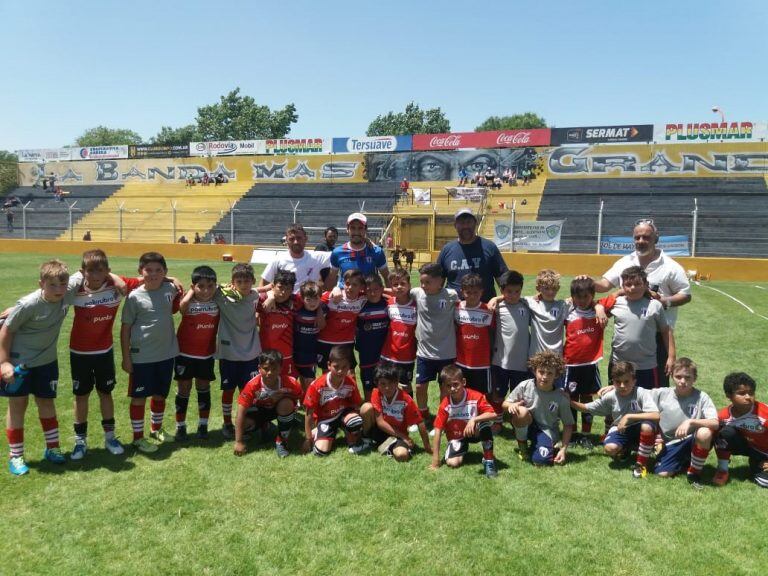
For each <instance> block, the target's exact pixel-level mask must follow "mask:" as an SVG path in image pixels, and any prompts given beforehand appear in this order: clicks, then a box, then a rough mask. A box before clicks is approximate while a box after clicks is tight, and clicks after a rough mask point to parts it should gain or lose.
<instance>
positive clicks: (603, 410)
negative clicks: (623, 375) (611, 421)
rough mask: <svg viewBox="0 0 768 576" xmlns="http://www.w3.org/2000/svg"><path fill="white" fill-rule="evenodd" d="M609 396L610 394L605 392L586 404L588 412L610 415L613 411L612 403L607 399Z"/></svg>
mask: <svg viewBox="0 0 768 576" xmlns="http://www.w3.org/2000/svg"><path fill="white" fill-rule="evenodd" d="M608 396H609V394H605V395H604V396H601V397H600V398H598V399H597V400H593V401H592V402H587V403H586V404H585V406H586V408H587V412H589V413H590V414H597V415H598V416H610V415H611V413H612V410H611V404H610V403H609V402H607V401H606V398H607V397H608Z"/></svg>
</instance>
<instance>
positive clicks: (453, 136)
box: [413, 128, 550, 150]
mask: <svg viewBox="0 0 768 576" xmlns="http://www.w3.org/2000/svg"><path fill="white" fill-rule="evenodd" d="M549 142H550V129H549V128H536V129H531V130H496V131H492V132H452V133H450V134H414V136H413V149H414V150H458V149H460V148H517V147H522V146H549Z"/></svg>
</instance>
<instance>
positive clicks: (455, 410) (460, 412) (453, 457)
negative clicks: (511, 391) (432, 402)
mask: <svg viewBox="0 0 768 576" xmlns="http://www.w3.org/2000/svg"><path fill="white" fill-rule="evenodd" d="M440 382H441V384H442V388H443V391H445V392H446V393H447V395H446V396H445V398H443V400H442V402H440V407H439V408H438V410H437V417H436V418H435V424H434V428H435V439H434V443H433V445H432V464H431V466H430V468H432V469H433V470H437V469H438V468H439V467H440V441H441V440H442V437H443V430H445V435H446V436H447V438H448V448H447V449H446V451H445V463H446V464H447V465H448V466H449V467H450V468H458V467H459V466H461V464H462V463H463V462H464V456H465V455H466V453H467V452H468V451H469V443H470V442H478V441H479V442H481V443H482V447H483V469H484V471H485V475H486V477H488V478H495V477H496V476H498V474H499V473H498V471H497V470H496V458H495V457H494V455H493V433H492V431H491V428H492V426H493V420H494V419H495V418H496V411H495V410H494V409H493V406H491V404H490V403H489V402H488V400H486V398H485V395H484V394H482V393H481V392H478V391H477V390H472V389H471V388H466V385H467V381H466V380H465V379H464V375H463V373H462V371H461V368H459V367H458V366H457V365H456V364H448V365H447V366H445V367H444V368H443V369H442V370H441V371H440Z"/></svg>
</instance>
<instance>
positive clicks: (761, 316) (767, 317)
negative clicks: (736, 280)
mask: <svg viewBox="0 0 768 576" xmlns="http://www.w3.org/2000/svg"><path fill="white" fill-rule="evenodd" d="M697 284H698V285H699V286H701V287H702V288H709V289H710V290H714V291H715V292H718V293H720V294H722V295H723V296H725V297H727V298H730V299H731V300H733V301H734V302H736V303H737V304H741V305H742V306H744V308H746V309H747V310H748V311H749V313H750V314H754V315H755V316H760V318H762V319H763V320H768V316H763V315H762V314H758V313H757V312H755V311H754V310H752V308H750V307H749V306H747V305H746V304H744V302H742V301H741V300H739V299H738V298H735V297H734V296H731V295H730V294H728V293H727V292H723V291H722V290H719V289H717V288H712V286H706V285H704V284H701V283H700V282H697ZM756 288H759V286H756Z"/></svg>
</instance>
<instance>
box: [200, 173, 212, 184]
mask: <svg viewBox="0 0 768 576" xmlns="http://www.w3.org/2000/svg"><path fill="white" fill-rule="evenodd" d="M210 181H211V177H210V176H209V175H208V172H204V173H203V181H202V185H203V186H208V183H209V182H210Z"/></svg>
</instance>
